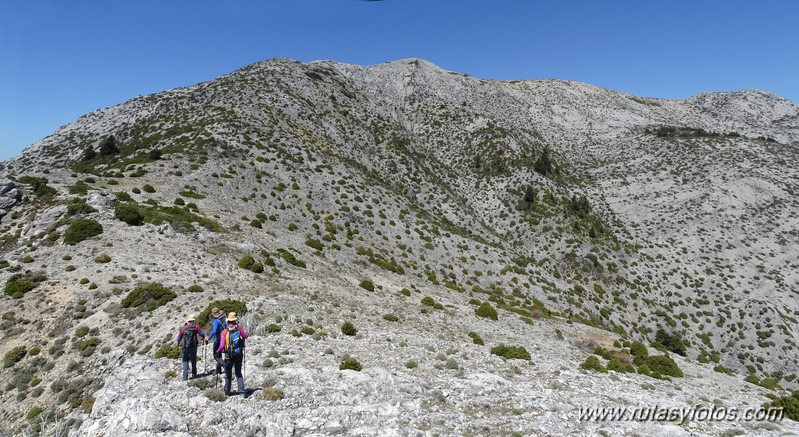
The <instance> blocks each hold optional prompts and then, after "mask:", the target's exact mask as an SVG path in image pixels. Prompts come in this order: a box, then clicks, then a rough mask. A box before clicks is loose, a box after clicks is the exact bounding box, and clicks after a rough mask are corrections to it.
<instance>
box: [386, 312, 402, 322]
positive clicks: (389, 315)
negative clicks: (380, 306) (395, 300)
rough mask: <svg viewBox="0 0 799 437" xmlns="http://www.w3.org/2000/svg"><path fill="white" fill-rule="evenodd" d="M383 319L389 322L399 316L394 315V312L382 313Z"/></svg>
mask: <svg viewBox="0 0 799 437" xmlns="http://www.w3.org/2000/svg"><path fill="white" fill-rule="evenodd" d="M383 320H388V321H389V322H398V321H399V317H397V316H395V315H394V314H384V315H383Z"/></svg>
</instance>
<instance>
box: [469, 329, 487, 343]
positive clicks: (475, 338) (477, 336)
mask: <svg viewBox="0 0 799 437" xmlns="http://www.w3.org/2000/svg"><path fill="white" fill-rule="evenodd" d="M469 338H471V339H472V343H474V344H479V345H481V346H482V345H484V344H485V343H484V342H483V339H482V337H480V334H478V333H476V332H474V331H471V332H469Z"/></svg>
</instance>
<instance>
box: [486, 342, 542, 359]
mask: <svg viewBox="0 0 799 437" xmlns="http://www.w3.org/2000/svg"><path fill="white" fill-rule="evenodd" d="M491 354H493V355H498V356H500V357H502V358H505V359H506V360H514V359H516V360H528V361H529V360H530V359H532V358H531V357H530V353H529V352H527V349H525V348H524V346H505V345H504V344H500V345H499V346H494V347H492V348H491Z"/></svg>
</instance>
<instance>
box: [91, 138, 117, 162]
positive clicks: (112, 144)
mask: <svg viewBox="0 0 799 437" xmlns="http://www.w3.org/2000/svg"><path fill="white" fill-rule="evenodd" d="M86 153H88V150H87V151H85V152H84V158H85V157H86V155H85V154H86ZM117 153H119V147H118V146H117V140H116V138H114V136H113V135H109V136H108V137H106V138H105V139H103V141H101V142H100V156H101V157H102V156H108V155H114V154H117Z"/></svg>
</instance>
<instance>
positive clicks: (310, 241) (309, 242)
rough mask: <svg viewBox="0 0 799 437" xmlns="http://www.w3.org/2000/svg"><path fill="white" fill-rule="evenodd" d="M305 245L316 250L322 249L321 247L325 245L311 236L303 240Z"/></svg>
mask: <svg viewBox="0 0 799 437" xmlns="http://www.w3.org/2000/svg"><path fill="white" fill-rule="evenodd" d="M305 245H306V246H308V247H312V248H314V249H316V250H322V249H324V248H325V245H324V244H322V242H321V241H319V240H315V239H313V238H309V239H308V240H307V241H306V242H305Z"/></svg>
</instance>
